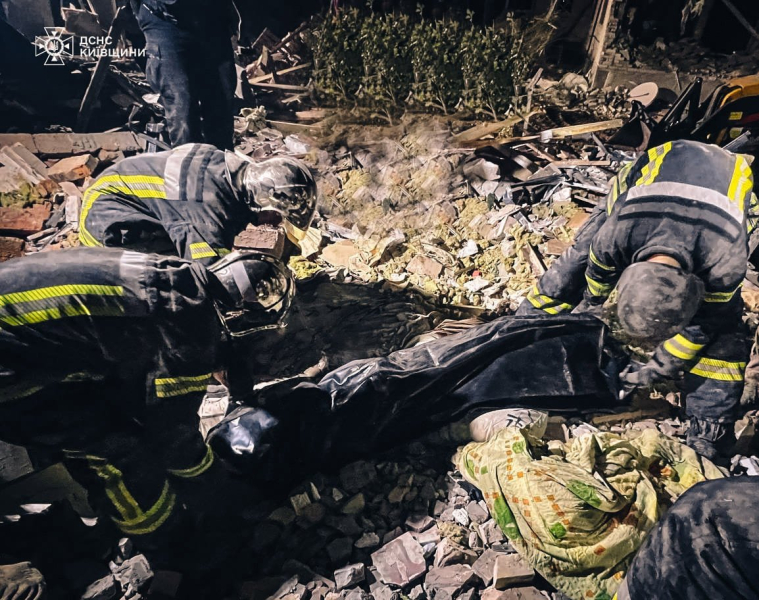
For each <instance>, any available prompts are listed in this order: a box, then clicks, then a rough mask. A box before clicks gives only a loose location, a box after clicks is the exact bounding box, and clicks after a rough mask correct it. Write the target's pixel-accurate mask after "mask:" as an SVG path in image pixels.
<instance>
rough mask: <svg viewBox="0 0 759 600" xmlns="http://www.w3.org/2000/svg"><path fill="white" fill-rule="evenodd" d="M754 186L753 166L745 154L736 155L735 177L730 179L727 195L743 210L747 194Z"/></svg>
mask: <svg viewBox="0 0 759 600" xmlns="http://www.w3.org/2000/svg"><path fill="white" fill-rule="evenodd" d="M753 186H754V182H753V176H752V173H751V167H750V166H749V164H748V162H747V161H746V159H745V158H743V156H741V155H738V156H736V157H735V167H734V168H733V177H732V179H731V180H730V187H729V188H728V190H727V197H728V198H730V200H732V201H733V202H735V203H736V204H737V205H738V208H740V210H741V211H743V209H744V208H745V205H746V196H747V195H748V193H749V191H751V188H752V187H753Z"/></svg>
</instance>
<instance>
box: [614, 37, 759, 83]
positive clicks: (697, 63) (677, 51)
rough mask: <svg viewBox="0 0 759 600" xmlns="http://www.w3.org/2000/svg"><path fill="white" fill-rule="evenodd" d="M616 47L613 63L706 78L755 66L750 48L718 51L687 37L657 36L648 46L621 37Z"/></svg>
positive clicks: (741, 73) (744, 71)
mask: <svg viewBox="0 0 759 600" xmlns="http://www.w3.org/2000/svg"><path fill="white" fill-rule="evenodd" d="M615 51H616V54H615V57H614V61H613V63H612V64H624V63H627V64H629V65H631V66H633V67H637V68H649V69H650V68H653V69H665V70H667V71H677V72H681V73H687V74H688V75H692V76H696V75H698V76H702V77H704V78H707V79H720V80H725V79H730V78H733V77H743V76H745V75H753V74H755V73H756V68H757V59H756V56H755V55H754V54H752V53H750V52H734V53H732V54H720V53H718V52H713V51H710V50H708V49H707V48H705V47H704V46H702V45H700V44H699V43H698V42H697V41H695V40H693V39H688V38H684V39H680V40H677V41H673V42H670V43H666V42H665V41H664V39H663V38H658V39H657V40H656V41H655V42H654V43H653V44H651V45H650V46H636V47H634V48H633V47H632V46H631V45H630V43H629V40H620V41H619V42H617V44H616V46H615Z"/></svg>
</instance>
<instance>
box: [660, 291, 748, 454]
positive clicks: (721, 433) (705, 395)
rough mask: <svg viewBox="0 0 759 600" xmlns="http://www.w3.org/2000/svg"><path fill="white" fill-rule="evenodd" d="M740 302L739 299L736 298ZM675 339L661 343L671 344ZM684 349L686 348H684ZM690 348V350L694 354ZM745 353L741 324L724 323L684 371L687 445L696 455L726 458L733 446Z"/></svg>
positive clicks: (676, 337)
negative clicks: (723, 329) (687, 424)
mask: <svg viewBox="0 0 759 600" xmlns="http://www.w3.org/2000/svg"><path fill="white" fill-rule="evenodd" d="M736 300H737V301H740V296H736ZM676 340H682V341H686V338H684V337H683V336H675V338H673V339H672V340H669V341H668V342H666V343H665V347H666V345H671V344H673V342H675V341H676ZM686 348H687V346H686ZM695 350H696V349H695V348H693V345H691V346H690V350H686V352H687V351H695ZM748 353H749V348H748V343H747V336H746V330H745V326H744V325H743V323H742V322H741V321H738V320H733V322H732V323H730V322H727V323H725V331H724V332H723V333H721V334H719V335H718V336H717V337H716V338H715V339H714V340H713V341H711V342H710V343H709V344H708V345H707V346H706V347H705V348H704V349H703V350H701V351H700V353H699V354H698V355H697V356H696V357H695V358H694V359H692V360H691V361H690V362H689V363H688V365H687V367H686V372H685V378H684V380H685V381H684V382H685V402H686V413H687V415H688V416H689V417H690V424H689V427H688V434H687V443H688V445H689V446H690V447H691V448H693V449H694V450H696V451H697V452H698V453H699V454H701V455H703V456H706V457H707V458H711V459H714V458H716V457H717V455H718V454H721V455H723V456H727V455H728V454H730V451H731V449H732V447H733V445H734V443H735V438H734V434H733V426H734V424H735V420H736V418H737V411H738V405H739V402H740V398H741V393H742V391H743V383H744V371H745V369H746V358H747V356H748Z"/></svg>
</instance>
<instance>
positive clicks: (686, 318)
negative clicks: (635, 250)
mask: <svg viewBox="0 0 759 600" xmlns="http://www.w3.org/2000/svg"><path fill="white" fill-rule="evenodd" d="M703 299H704V283H703V282H702V281H701V280H700V279H699V278H698V277H696V276H695V275H693V274H691V273H687V272H686V271H684V270H683V269H681V268H680V267H674V266H670V265H665V264H662V263H655V262H640V263H635V264H634V265H631V266H629V267H627V268H626V269H625V270H624V272H623V273H622V276H621V277H620V278H619V283H618V284H617V316H618V318H619V322H620V324H621V325H622V327H623V329H624V330H625V332H626V333H627V334H628V335H630V336H632V337H634V338H636V339H646V340H649V341H651V342H654V343H658V342H661V341H663V340H665V339H667V338H669V337H671V336H672V335H674V334H675V333H677V332H678V331H680V330H682V328H683V327H685V326H686V325H687V324H688V323H690V321H691V319H692V318H693V316H694V315H695V314H696V311H697V310H698V307H699V306H701V301H702V300H703Z"/></svg>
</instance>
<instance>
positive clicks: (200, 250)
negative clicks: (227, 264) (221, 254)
mask: <svg viewBox="0 0 759 600" xmlns="http://www.w3.org/2000/svg"><path fill="white" fill-rule="evenodd" d="M213 256H218V254H217V253H216V250H214V249H213V248H211V246H210V245H209V244H207V243H206V242H195V243H194V244H190V258H192V259H193V260H195V259H198V258H211V257H213Z"/></svg>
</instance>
